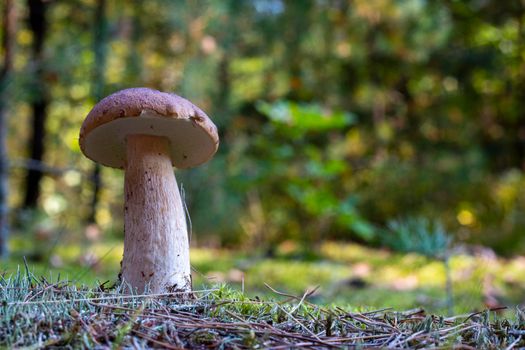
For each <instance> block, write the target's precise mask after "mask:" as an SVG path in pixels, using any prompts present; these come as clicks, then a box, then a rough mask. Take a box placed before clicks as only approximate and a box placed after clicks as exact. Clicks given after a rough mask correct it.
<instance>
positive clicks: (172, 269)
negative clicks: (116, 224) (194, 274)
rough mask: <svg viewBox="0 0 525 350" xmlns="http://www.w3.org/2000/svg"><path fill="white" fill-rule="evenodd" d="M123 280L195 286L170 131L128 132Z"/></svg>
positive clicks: (140, 285) (160, 286) (138, 286)
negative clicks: (166, 133)
mask: <svg viewBox="0 0 525 350" xmlns="http://www.w3.org/2000/svg"><path fill="white" fill-rule="evenodd" d="M126 149H127V150H126V155H127V158H126V167H125V180H124V182H125V183H124V190H125V204H124V205H125V207H124V221H125V222H124V232H125V237H124V257H123V260H122V271H121V273H122V275H121V276H122V280H123V282H125V283H126V284H127V285H128V286H130V287H131V288H132V289H133V291H135V292H138V293H142V292H144V291H145V290H146V287H147V286H149V293H165V292H174V291H177V292H189V291H191V271H190V254H189V243H188V233H187V227H186V218H185V212H184V208H183V206H182V201H181V198H180V193H179V188H178V186H177V181H176V179H175V176H174V173H173V166H172V163H171V160H170V156H169V151H168V150H169V141H168V139H167V138H165V137H159V136H151V135H129V136H127V138H126Z"/></svg>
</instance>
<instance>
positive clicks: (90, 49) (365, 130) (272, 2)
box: [0, 0, 525, 311]
mask: <svg viewBox="0 0 525 350" xmlns="http://www.w3.org/2000/svg"><path fill="white" fill-rule="evenodd" d="M0 7H1V8H2V11H3V12H2V29H1V37H2V40H3V41H2V43H3V44H2V49H1V51H0V54H1V57H2V71H1V76H0V89H1V90H0V116H1V118H0V131H1V135H0V141H1V147H0V180H1V182H2V184H3V186H1V189H2V190H1V191H0V202H1V204H0V206H1V207H0V212H1V213H2V215H1V218H0V223H1V225H0V227H2V230H3V231H2V232H3V237H4V239H2V240H0V242H1V244H0V246H2V247H3V248H4V249H3V252H4V256H5V257H6V258H5V260H3V262H2V264H3V265H2V266H3V271H4V272H6V273H7V272H13V271H16V269H17V266H20V265H22V266H23V257H25V258H26V260H27V264H28V266H29V267H28V268H31V269H34V270H35V271H36V272H37V273H41V274H44V275H46V274H50V273H51V274H54V277H55V278H56V277H58V274H61V276H62V277H66V278H69V279H71V280H73V281H75V282H83V283H87V284H93V283H95V281H99V282H100V283H102V282H104V281H105V280H106V279H110V280H111V279H113V280H114V279H115V276H116V273H117V272H118V262H119V260H120V256H121V252H122V240H123V230H122V227H123V222H122V218H123V212H122V203H123V196H122V193H123V191H122V188H123V173H122V171H119V170H114V169H108V168H100V167H97V166H96V165H95V164H93V163H92V162H90V161H89V160H87V159H86V158H85V157H84V156H83V155H82V154H81V152H80V149H79V146H78V131H79V128H80V125H81V123H82V121H83V119H84V118H85V116H86V115H87V113H88V112H89V110H90V109H91V108H92V107H93V106H94V104H95V103H96V102H97V101H98V100H100V99H101V98H102V97H104V96H106V95H108V94H110V93H112V92H115V91H117V90H119V89H123V88H128V87H137V86H147V87H151V88H156V89H159V90H162V91H169V92H175V93H177V94H179V95H182V96H184V97H186V98H188V99H190V100H191V101H192V102H194V103H195V104H196V105H198V106H200V107H201V108H202V109H203V110H205V111H206V112H207V113H208V115H210V116H211V117H212V119H213V120H214V122H215V123H216V124H217V126H218V127H219V132H220V137H221V144H220V148H219V152H218V154H217V155H216V156H215V158H214V159H213V160H212V161H210V162H209V163H207V164H206V165H204V166H201V167H199V168H196V169H191V170H183V171H180V172H179V171H176V176H177V179H178V181H179V184H180V185H181V187H182V188H183V190H184V198H185V202H186V204H187V207H188V209H189V212H190V215H191V223H192V225H191V226H192V246H193V250H192V258H193V261H192V262H193V266H194V270H195V279H196V281H197V282H196V283H197V285H199V286H200V285H202V284H207V283H214V282H223V281H227V282H230V283H233V284H238V285H239V286H241V285H242V288H246V290H247V292H249V293H255V294H257V293H259V294H260V293H266V292H269V290H268V289H267V288H265V287H264V285H263V283H265V282H266V283H268V284H271V285H273V286H277V287H280V288H283V289H285V290H288V291H292V292H297V293H300V291H304V290H305V289H306V288H309V287H312V286H316V285H320V288H319V290H318V293H317V296H316V297H317V298H318V300H319V302H323V303H332V302H337V303H350V304H352V305H361V306H363V305H366V306H370V307H374V306H377V307H384V306H391V307H396V308H404V307H415V306H419V305H421V306H424V307H426V308H430V309H432V310H443V309H445V308H448V309H449V311H450V307H451V305H450V297H449V298H446V297H444V295H449V296H450V295H452V296H453V298H454V300H455V303H454V305H453V306H452V307H453V309H455V311H470V310H473V309H479V308H482V307H486V306H488V307H497V306H498V305H515V304H519V303H522V302H523V301H524V299H525V298H524V295H525V293H524V291H525V277H524V276H523V275H525V273H524V271H525V258H524V257H523V256H522V255H523V254H524V251H525V235H524V232H525V215H524V213H525V188H524V187H525V176H524V169H525V2H524V1H523V0H507V1H497V0H440V1H438V0H402V1H396V0H243V1H241V0H239V1H237V0H209V1H204V0H195V1H182V0H181V1H168V0H136V1H131V0H127V1H126V0H111V1H109V0H67V1H66V0H28V1H22V0H3V1H2V4H1V5H0ZM6 213H7V214H6ZM6 215H7V216H6ZM7 223H9V225H7ZM8 229H9V231H10V232H9V239H6V237H7V233H8V232H7V231H8ZM447 276H448V278H447ZM447 281H448V282H447ZM314 298H315V296H314Z"/></svg>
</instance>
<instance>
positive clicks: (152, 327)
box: [0, 270, 525, 349]
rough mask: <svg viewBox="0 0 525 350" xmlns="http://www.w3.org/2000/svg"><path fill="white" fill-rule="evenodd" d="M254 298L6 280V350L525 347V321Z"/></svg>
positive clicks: (223, 289)
mask: <svg viewBox="0 0 525 350" xmlns="http://www.w3.org/2000/svg"><path fill="white" fill-rule="evenodd" d="M270 291H271V293H272V295H273V297H272V298H269V297H266V298H250V297H249V296H247V295H246V294H245V293H242V292H241V291H239V290H235V289H232V288H231V287H228V286H226V285H217V286H211V287H209V288H207V289H205V290H200V291H196V292H195V293H194V295H193V296H188V295H180V294H179V295H175V294H173V293H171V294H170V293H168V294H163V295H155V296H146V295H125V294H121V293H120V291H119V290H118V288H117V289H114V290H105V289H102V288H86V287H78V286H76V285H72V284H70V283H68V282H61V281H54V282H50V281H47V280H45V279H42V278H39V279H37V278H36V277H35V276H34V275H32V274H31V273H30V272H29V271H24V272H20V270H19V271H17V273H15V274H14V275H11V276H7V275H4V276H2V278H1V279H0V301H1V306H0V308H1V310H2V312H1V316H0V346H1V347H4V348H22V347H24V348H25V349H39V348H72V349H81V348H95V347H98V348H114V349H117V348H131V347H133V348H151V347H156V348H166V349H182V348H192V349H209V348H214V349H257V348H265V349H289V348H293V347H295V348H311V349H331V348H386V347H388V348H413V349H423V348H429V347H433V348H452V347H455V348H462V349H496V348H497V349H502V348H507V349H511V348H514V347H520V346H524V345H525V340H523V336H525V314H524V313H523V312H522V311H521V310H520V309H515V310H514V315H513V317H512V318H510V319H501V318H499V317H498V316H497V315H495V314H494V313H493V312H490V311H485V312H480V313H474V314H469V315H460V316H455V317H450V318H445V317H440V316H433V315H430V314H427V313H425V311H423V310H422V309H415V310H411V311H406V312H396V311H392V310H376V311H374V310H370V309H361V310H360V311H356V310H352V309H351V308H345V307H322V306H319V305H316V304H313V303H310V302H309V298H310V296H311V292H307V293H305V294H303V295H298V296H295V295H291V294H288V293H283V292H280V291H277V290H275V289H270Z"/></svg>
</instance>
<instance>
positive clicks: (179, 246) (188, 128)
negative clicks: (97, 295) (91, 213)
mask: <svg viewBox="0 0 525 350" xmlns="http://www.w3.org/2000/svg"><path fill="white" fill-rule="evenodd" d="M79 143H80V148H81V150H82V152H83V153H84V155H86V156H87V157H88V158H90V159H91V160H93V161H95V162H98V163H100V164H102V165H105V166H109V167H113V168H120V169H124V171H125V180H124V191H125V203H124V256H123V260H122V268H121V279H122V282H124V283H125V285H127V286H129V287H131V288H132V289H133V291H135V292H139V293H142V292H144V291H146V290H147V291H149V292H150V293H164V292H169V291H177V292H189V291H191V271H190V256H189V242H188V230H187V225H186V217H185V210H184V208H183V205H182V201H181V197H180V193H179V189H178V186H177V182H176V179H175V176H174V173H173V167H176V168H177V169H183V168H190V167H195V166H197V165H200V164H202V163H205V162H207V161H208V160H209V159H211V157H212V156H213V155H214V154H215V152H216V151H217V147H218V145H219V137H218V134H217V128H216V126H215V125H214V124H213V122H212V121H211V120H210V118H208V116H207V115H206V114H205V113H204V112H203V111H202V110H200V109H199V108H198V107H196V106H194V105H193V104H192V103H191V102H189V101H188V100H186V99H184V98H182V97H180V96H177V95H175V94H169V93H164V92H160V91H157V90H152V89H148V88H133V89H126V90H122V91H118V92H116V93H114V94H112V95H110V96H107V97H106V98H104V99H102V100H101V101H100V102H99V103H98V104H97V105H95V107H93V109H92V110H91V112H89V114H88V115H87V117H86V119H85V120H84V123H83V124H82V128H81V129H80V138H79Z"/></svg>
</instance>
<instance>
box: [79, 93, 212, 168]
mask: <svg viewBox="0 0 525 350" xmlns="http://www.w3.org/2000/svg"><path fill="white" fill-rule="evenodd" d="M134 134H140V135H155V136H163V137H166V138H168V139H169V141H170V156H171V161H172V164H173V166H175V167H177V168H180V169H182V168H190V167H194V166H197V165H199V164H202V163H205V162H207V161H208V160H210V159H211V157H212V156H213V155H214V154H215V152H216V151H217V147H218V146H219V136H218V134H217V127H216V126H215V124H213V122H212V121H211V119H210V118H209V117H208V116H207V115H206V114H205V113H204V112H203V111H202V110H201V109H199V108H198V107H197V106H195V105H193V104H192V103H191V102H190V101H188V100H186V99H184V98H182V97H180V96H177V95H175V94H169V93H165V92H160V91H157V90H153V89H148V88H133V89H126V90H121V91H118V92H115V93H114V94H112V95H109V96H107V97H105V98H104V99H102V100H101V101H100V102H99V103H97V104H96V105H95V107H93V109H92V110H91V112H89V114H88V115H87V117H86V119H85V120H84V123H83V124H82V127H81V129H80V137H79V143H80V149H81V150H82V152H83V153H84V154H85V155H86V157H88V158H90V159H91V160H93V161H95V162H98V163H101V164H103V165H105V166H109V167H113V168H123V167H124V165H125V162H126V136H127V135H134Z"/></svg>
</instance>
